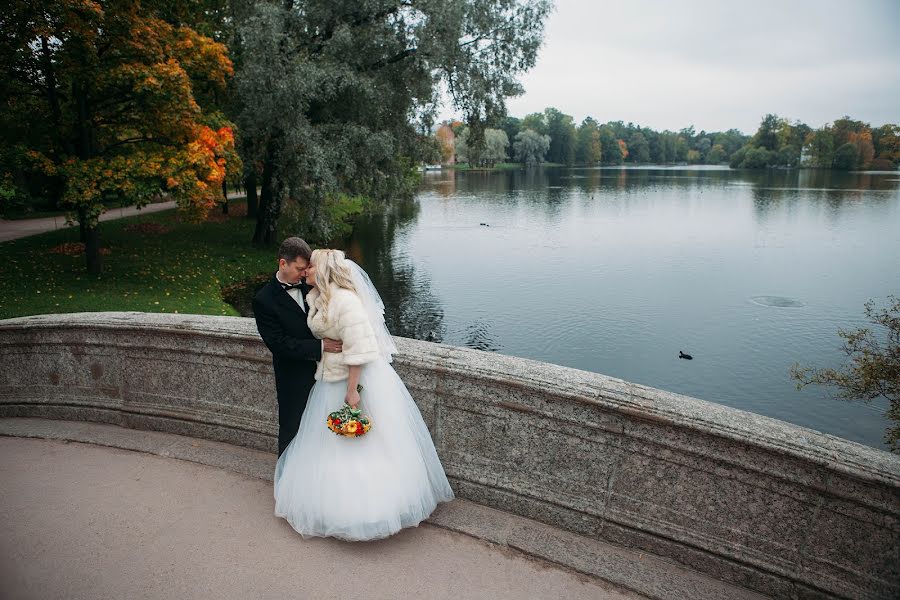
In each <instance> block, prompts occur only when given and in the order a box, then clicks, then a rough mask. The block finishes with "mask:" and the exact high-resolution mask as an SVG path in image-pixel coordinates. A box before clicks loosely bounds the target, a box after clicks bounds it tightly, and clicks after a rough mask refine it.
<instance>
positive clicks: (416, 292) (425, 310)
mask: <svg viewBox="0 0 900 600" xmlns="http://www.w3.org/2000/svg"><path fill="white" fill-rule="evenodd" d="M418 215H419V202H418V200H415V199H411V200H405V201H398V202H395V203H394V204H393V205H392V206H390V207H388V208H387V210H385V211H383V212H377V213H374V214H369V215H366V216H365V217H363V218H361V219H359V220H358V221H357V222H356V223H355V224H354V227H353V236H352V238H351V239H350V240H349V242H348V245H347V247H346V252H347V255H348V256H349V257H350V258H352V259H353V260H355V261H357V262H358V263H359V264H360V266H362V267H363V269H365V270H366V272H367V273H368V274H369V277H371V278H372V282H373V283H374V284H375V287H376V288H377V289H378V291H379V293H380V294H381V298H382V300H383V301H384V305H385V315H384V316H385V323H386V324H387V326H388V329H389V330H390V331H391V333H393V334H394V335H398V336H400V337H408V338H414V339H419V340H428V341H434V342H440V341H442V340H443V339H444V332H445V328H444V323H443V316H444V312H443V308H442V307H441V305H440V303H439V302H438V300H437V298H435V296H434V295H433V293H432V287H433V286H432V283H431V278H430V276H429V274H428V273H427V272H425V271H423V270H422V269H420V268H417V266H416V265H415V262H414V261H412V260H410V259H409V257H408V256H407V255H406V254H404V252H403V241H402V237H403V232H404V229H405V228H406V227H407V226H408V225H410V224H411V223H413V222H414V221H415V219H416V218H417V217H418ZM398 238H400V241H398Z"/></svg>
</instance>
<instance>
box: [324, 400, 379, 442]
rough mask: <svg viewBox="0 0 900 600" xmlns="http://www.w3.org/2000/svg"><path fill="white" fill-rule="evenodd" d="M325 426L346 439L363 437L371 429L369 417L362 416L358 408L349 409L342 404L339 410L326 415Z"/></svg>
mask: <svg viewBox="0 0 900 600" xmlns="http://www.w3.org/2000/svg"><path fill="white" fill-rule="evenodd" d="M326 424H327V425H328V429H330V430H332V431H333V432H335V433H336V434H338V435H343V436H347V437H359V436H361V435H365V434H366V433H368V432H369V429H371V428H372V423H371V422H369V417H367V416H366V415H364V414H362V411H360V410H359V409H358V408H350V406H349V405H347V404H344V406H343V407H342V408H341V409H340V410H336V411H334V412H333V413H331V414H330V415H328V420H327V421H326Z"/></svg>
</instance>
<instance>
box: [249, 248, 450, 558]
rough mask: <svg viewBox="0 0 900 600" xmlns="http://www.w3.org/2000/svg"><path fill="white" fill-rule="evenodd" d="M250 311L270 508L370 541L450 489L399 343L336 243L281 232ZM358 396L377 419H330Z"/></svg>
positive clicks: (407, 523) (304, 524)
mask: <svg viewBox="0 0 900 600" xmlns="http://www.w3.org/2000/svg"><path fill="white" fill-rule="evenodd" d="M253 312H254V315H255V316H256V325H257V328H258V329H259V333H260V335H261V336H262V339H263V341H264V342H265V344H266V346H268V348H269V350H271V352H272V364H273V366H274V369H275V386H276V389H277V393H278V462H277V463H276V465H275V514H276V516H279V517H283V518H284V519H286V520H287V521H288V522H289V523H290V524H291V526H292V527H293V528H294V529H295V530H297V532H299V533H300V534H301V535H303V536H304V537H308V536H331V537H336V538H340V539H344V540H353V541H357V540H372V539H379V538H384V537H388V536H390V535H393V534H394V533H397V532H398V531H399V530H400V529H402V528H404V527H411V526H415V525H418V524H419V523H420V522H421V521H422V520H424V519H425V518H426V517H428V515H430V514H431V512H432V511H433V510H434V509H435V507H436V506H437V504H438V503H439V502H446V501H449V500H452V499H453V491H452V490H451V489H450V484H449V483H448V482H447V477H446V475H445V474H444V469H443V467H442V466H441V463H440V460H439V459H438V456H437V452H436V451H435V449H434V443H433V442H432V440H431V436H430V434H429V432H428V428H427V427H426V425H425V422H424V421H423V420H422V415H421V414H420V413H419V410H418V408H417V407H416V405H415V403H414V402H413V399H412V397H411V396H410V395H409V392H408V391H407V389H406V386H404V385H403V382H402V381H401V380H400V378H399V377H398V376H397V373H396V372H395V371H394V369H393V368H392V367H391V365H390V362H391V355H392V354H393V353H394V352H396V347H395V346H394V343H393V340H392V338H391V336H390V333H389V332H388V330H387V328H386V327H385V324H384V305H383V304H382V302H381V298H380V297H379V295H378V292H377V291H376V290H375V287H374V286H373V285H372V282H371V281H370V280H369V277H368V276H367V275H366V273H365V272H364V271H363V270H362V269H361V268H360V267H359V266H358V265H356V264H355V263H354V262H353V261H351V260H348V259H347V258H346V257H345V256H344V253H343V252H341V251H340V250H329V249H320V250H315V251H311V250H310V247H309V245H308V244H307V243H306V242H304V241H303V240H302V239H300V238H297V237H291V238H288V239H286V240H285V241H284V242H283V243H282V245H281V247H280V248H279V251H278V271H276V273H275V276H274V277H273V278H272V280H271V281H269V283H268V284H266V285H265V286H264V287H263V288H262V289H261V290H260V291H259V293H257V295H256V297H255V298H254V299H253ZM360 386H361V387H360ZM360 390H361V391H360ZM360 401H362V407H361V408H364V409H365V412H366V413H367V414H368V416H369V417H370V419H371V421H372V428H371V430H370V431H369V432H368V433H366V435H363V436H361V437H343V436H337V435H335V434H334V433H332V432H331V431H330V430H329V429H328V428H327V427H326V419H327V417H328V415H329V413H331V412H333V411H337V410H339V409H340V408H341V406H342V405H343V404H344V403H346V404H348V405H349V406H351V407H352V408H356V407H357V406H358V405H359V404H360Z"/></svg>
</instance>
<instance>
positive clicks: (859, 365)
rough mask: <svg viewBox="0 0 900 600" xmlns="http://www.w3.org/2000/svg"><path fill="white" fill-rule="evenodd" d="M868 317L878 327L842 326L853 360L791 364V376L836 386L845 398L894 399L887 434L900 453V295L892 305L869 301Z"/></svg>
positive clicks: (840, 332)
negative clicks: (832, 364) (822, 366)
mask: <svg viewBox="0 0 900 600" xmlns="http://www.w3.org/2000/svg"><path fill="white" fill-rule="evenodd" d="M865 314H866V319H867V320H868V321H869V322H870V323H872V325H873V326H874V327H875V330H874V331H873V329H870V328H867V327H864V328H858V329H856V330H853V331H849V330H844V329H840V330H838V335H839V336H840V337H841V338H842V339H843V340H844V342H843V344H842V346H841V350H842V351H843V353H844V354H845V355H846V356H847V358H849V359H850V363H849V364H847V365H843V366H841V367H840V368H837V369H828V368H826V369H816V368H809V367H801V366H800V365H799V364H795V365H793V367H791V377H793V378H794V379H795V380H796V381H797V382H798V383H797V387H798V389H799V388H802V387H803V386H806V385H809V384H819V385H828V386H833V387H835V388H837V389H838V393H837V396H838V398H841V399H843V400H861V401H863V402H870V401H872V400H874V399H875V398H879V397H883V398H886V399H887V400H888V401H889V402H890V406H889V408H888V411H887V417H888V419H890V420H891V421H892V422H893V425H891V426H890V427H889V428H888V430H887V432H886V435H885V442H886V443H887V444H888V446H889V448H890V450H891V452H895V453H900V298H897V297H895V296H890V297H889V306H888V307H887V308H883V309H880V310H879V309H877V308H876V307H875V303H874V302H873V301H871V300H870V301H868V302H867V303H866V304H865Z"/></svg>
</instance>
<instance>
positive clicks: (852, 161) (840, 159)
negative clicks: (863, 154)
mask: <svg viewBox="0 0 900 600" xmlns="http://www.w3.org/2000/svg"><path fill="white" fill-rule="evenodd" d="M858 161H859V150H858V149H857V148H856V144H852V143H850V142H847V143H846V144H844V145H843V146H841V147H840V148H838V149H837V152H835V153H834V162H833V163H832V166H833V167H834V168H835V169H843V170H845V171H850V170H852V169H855V168H856V163H857V162H858Z"/></svg>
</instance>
